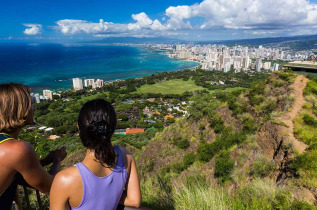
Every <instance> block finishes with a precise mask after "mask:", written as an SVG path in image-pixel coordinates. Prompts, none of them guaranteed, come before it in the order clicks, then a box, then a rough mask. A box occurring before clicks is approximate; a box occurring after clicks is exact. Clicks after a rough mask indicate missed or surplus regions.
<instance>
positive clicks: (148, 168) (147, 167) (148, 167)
mask: <svg viewBox="0 0 317 210" xmlns="http://www.w3.org/2000/svg"><path fill="white" fill-rule="evenodd" d="M154 165H155V161H154V160H148V161H147V163H146V165H145V167H144V170H145V171H146V172H151V171H153V168H154Z"/></svg>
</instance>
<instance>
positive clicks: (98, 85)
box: [92, 79, 104, 89]
mask: <svg viewBox="0 0 317 210" xmlns="http://www.w3.org/2000/svg"><path fill="white" fill-rule="evenodd" d="M103 86H104V81H103V80H102V79H97V80H96V82H94V83H93V84H92V88H94V89H95V88H101V87H103Z"/></svg>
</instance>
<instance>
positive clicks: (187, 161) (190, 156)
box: [183, 153, 196, 168]
mask: <svg viewBox="0 0 317 210" xmlns="http://www.w3.org/2000/svg"><path fill="white" fill-rule="evenodd" d="M195 158H196V156H195V154H194V153H187V154H185V155H184V157H183V167H184V168H188V167H189V166H191V165H192V164H193V163H194V162H195Z"/></svg>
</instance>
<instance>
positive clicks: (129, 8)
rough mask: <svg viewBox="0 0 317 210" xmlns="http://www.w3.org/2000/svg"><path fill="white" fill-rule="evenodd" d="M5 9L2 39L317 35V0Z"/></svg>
mask: <svg viewBox="0 0 317 210" xmlns="http://www.w3.org/2000/svg"><path fill="white" fill-rule="evenodd" d="M122 5H125V7H122ZM272 5H274V6H272ZM1 8H2V9H0V19H1V22H2V24H1V26H2V29H1V31H0V41H2V42H6V41H10V40H13V41H14V40H16V41H21V40H24V41H47V42H63V41H64V42H67V41H74V40H75V41H82V40H98V39H104V38H108V37H137V38H140V37H167V38H174V39H175V38H176V39H182V40H189V41H191V40H192V41H199V40H226V39H248V38H261V37H278V36H295V35H310V34H317V0H310V1H308V0H291V1H289V0H275V1H272V0H269V1H261V0H246V1H241V0H236V1H232V2H229V1H223V0H203V1H198V0H183V1H176V0H172V1H159V2H158V1H157V2H152V1H143V0H142V1H128V0H125V1H112V0H105V1H101V0H94V1H90V2H86V1H73V0H71V1H67V2H61V1H59V0H58V1H54V2H46V3H43V2H41V1H38V0H32V1H28V2H23V1H21V0H16V1H10V2H3V7H1Z"/></svg>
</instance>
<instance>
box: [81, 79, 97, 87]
mask: <svg viewBox="0 0 317 210" xmlns="http://www.w3.org/2000/svg"><path fill="white" fill-rule="evenodd" d="M94 82H95V80H94V79H85V80H84V85H85V87H90V86H92V84H93V83H94Z"/></svg>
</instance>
